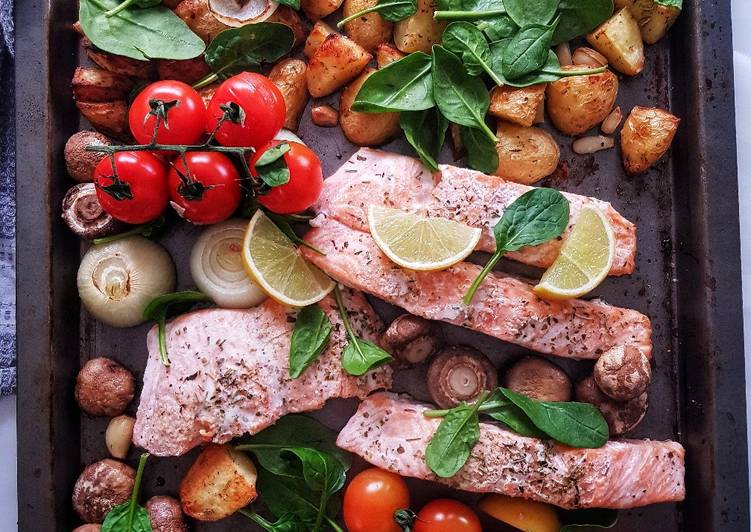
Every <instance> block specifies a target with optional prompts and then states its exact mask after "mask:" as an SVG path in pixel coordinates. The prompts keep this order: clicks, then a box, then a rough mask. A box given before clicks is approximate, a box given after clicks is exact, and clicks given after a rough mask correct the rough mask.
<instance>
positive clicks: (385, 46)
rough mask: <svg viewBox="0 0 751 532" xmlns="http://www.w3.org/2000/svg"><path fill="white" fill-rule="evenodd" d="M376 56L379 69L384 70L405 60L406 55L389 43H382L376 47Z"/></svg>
mask: <svg viewBox="0 0 751 532" xmlns="http://www.w3.org/2000/svg"><path fill="white" fill-rule="evenodd" d="M375 56H376V64H377V65H378V68H383V67H385V66H387V65H390V64H391V63H394V62H396V61H399V60H400V59H402V58H404V57H405V54H403V53H402V52H400V51H399V50H397V49H396V48H394V47H393V46H391V45H390V44H389V43H381V44H379V45H378V46H376V49H375Z"/></svg>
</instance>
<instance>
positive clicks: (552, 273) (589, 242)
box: [535, 207, 615, 299]
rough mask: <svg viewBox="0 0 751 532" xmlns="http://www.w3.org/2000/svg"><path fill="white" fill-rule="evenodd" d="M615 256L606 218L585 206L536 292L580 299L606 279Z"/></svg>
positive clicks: (560, 297) (611, 233)
mask: <svg viewBox="0 0 751 532" xmlns="http://www.w3.org/2000/svg"><path fill="white" fill-rule="evenodd" d="M614 254H615V236H614V235H613V230H612V229H611V228H610V223H609V222H608V219H607V218H606V217H605V215H604V214H603V213H602V212H600V211H599V210H598V209H596V208H593V207H585V208H584V209H582V210H581V212H580V213H579V216H578V217H577V218H576V223H575V224H574V228H573V229H572V230H571V233H570V234H569V236H568V238H566V240H565V241H564V242H563V245H562V246H561V253H560V255H558V258H556V259H555V262H554V263H553V264H551V266H550V268H548V269H547V271H545V273H544V274H543V276H542V279H540V284H538V285H537V286H535V292H536V293H537V294H538V295H540V296H542V297H547V298H550V299H569V298H573V297H581V296H583V295H585V294H587V293H589V292H590V291H592V290H593V289H594V288H595V287H596V286H597V285H599V284H600V283H601V282H602V281H603V279H605V277H607V275H608V272H609V271H610V266H611V265H612V264H613V255H614Z"/></svg>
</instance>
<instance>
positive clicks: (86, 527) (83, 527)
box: [73, 523, 102, 532]
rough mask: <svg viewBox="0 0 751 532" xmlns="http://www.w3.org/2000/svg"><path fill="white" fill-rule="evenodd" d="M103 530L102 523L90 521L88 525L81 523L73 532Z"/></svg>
mask: <svg viewBox="0 0 751 532" xmlns="http://www.w3.org/2000/svg"><path fill="white" fill-rule="evenodd" d="M101 530H102V525H95V524H93V523H89V524H86V525H81V526H79V527H76V528H74V529H73V532H100V531H101Z"/></svg>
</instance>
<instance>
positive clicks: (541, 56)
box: [502, 25, 555, 80]
mask: <svg viewBox="0 0 751 532" xmlns="http://www.w3.org/2000/svg"><path fill="white" fill-rule="evenodd" d="M554 30H555V25H553V26H542V25H535V26H527V27H525V28H522V30H521V31H520V32H519V33H517V34H516V35H514V36H513V37H512V38H511V41H509V43H508V45H507V46H506V49H505V50H504V52H503V61H502V67H503V71H502V72H503V77H504V78H506V79H510V80H514V79H519V78H521V77H522V76H524V75H526V74H529V73H531V72H534V71H536V70H539V69H540V68H542V67H543V65H545V62H546V61H547V59H548V53H549V52H550V43H551V41H552V39H553V31H554Z"/></svg>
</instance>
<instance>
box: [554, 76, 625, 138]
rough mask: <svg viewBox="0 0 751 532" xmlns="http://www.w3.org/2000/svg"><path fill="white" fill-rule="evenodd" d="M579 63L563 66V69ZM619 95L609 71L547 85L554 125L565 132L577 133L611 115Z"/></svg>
mask: <svg viewBox="0 0 751 532" xmlns="http://www.w3.org/2000/svg"><path fill="white" fill-rule="evenodd" d="M572 68H575V69H580V68H584V67H582V66H565V67H563V70H570V69H572ZM616 96H618V78H617V77H616V76H615V74H613V73H612V72H611V71H609V70H606V71H605V72H602V73H600V74H590V75H589V76H573V77H568V78H561V79H559V80H558V81H555V82H553V83H550V84H548V88H547V97H548V101H547V104H546V107H547V111H548V114H549V115H550V119H551V120H552V121H553V125H555V127H556V128H557V129H558V130H560V131H561V132H563V133H566V134H567V135H579V134H581V133H584V132H585V131H587V130H588V129H590V128H592V127H594V126H596V125H597V124H599V123H600V122H602V121H603V120H605V118H607V116H608V115H609V114H610V111H611V110H612V109H613V105H614V104H615V98H616Z"/></svg>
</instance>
